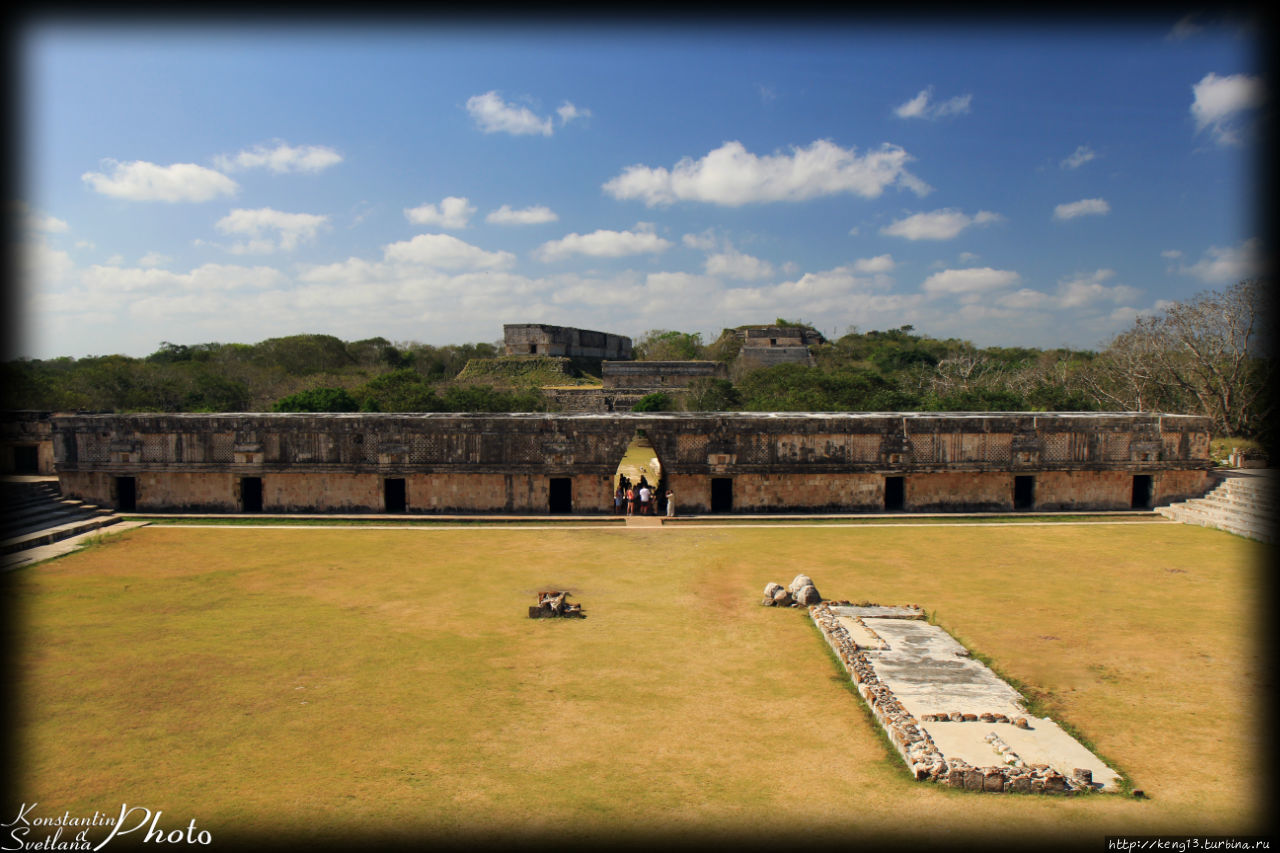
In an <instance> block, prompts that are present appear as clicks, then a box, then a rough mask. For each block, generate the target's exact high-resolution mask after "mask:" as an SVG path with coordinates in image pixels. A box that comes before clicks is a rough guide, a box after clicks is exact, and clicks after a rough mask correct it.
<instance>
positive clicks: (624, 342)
mask: <svg viewBox="0 0 1280 853" xmlns="http://www.w3.org/2000/svg"><path fill="white" fill-rule="evenodd" d="M502 338H503V345H504V347H505V349H506V354H507V355H555V356H565V357H567V358H612V359H629V358H631V338H628V337H625V336H623V335H611V334H608V333H607V332H592V331H589V330H587V329H574V328H570V327H568V326H547V325H544V324H542V323H514V324H512V323H508V324H506V325H504V326H503V327H502Z"/></svg>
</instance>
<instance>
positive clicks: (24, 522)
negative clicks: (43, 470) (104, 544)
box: [0, 477, 120, 554]
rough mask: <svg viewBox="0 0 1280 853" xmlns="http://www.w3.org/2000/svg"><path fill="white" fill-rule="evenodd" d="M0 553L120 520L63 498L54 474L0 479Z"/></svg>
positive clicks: (77, 533)
mask: <svg viewBox="0 0 1280 853" xmlns="http://www.w3.org/2000/svg"><path fill="white" fill-rule="evenodd" d="M0 496H2V497H3V507H4V513H3V515H2V516H0V554H13V553H16V552H18V551H25V550H27V549H29V548H36V547H39V546H41V545H48V544H49V543H51V542H57V541H59V540H62V539H68V538H70V537H72V536H79V535H80V534H81V533H88V532H91V531H93V530H97V529H98V528H101V527H106V526H108V525H112V524H115V523H117V522H118V521H120V517H119V516H117V515H115V514H114V513H113V512H112V511H111V510H110V509H104V508H102V507H97V506H93V505H92V504H86V503H85V502H84V501H78V500H69V499H68V500H64V499H63V498H62V493H61V490H60V489H59V488H58V481H57V478H54V477H11V478H6V479H5V480H3V481H0Z"/></svg>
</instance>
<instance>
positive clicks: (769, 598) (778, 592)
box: [760, 574, 822, 607]
mask: <svg viewBox="0 0 1280 853" xmlns="http://www.w3.org/2000/svg"><path fill="white" fill-rule="evenodd" d="M820 601H822V595H821V594H819V592H818V588H817V587H815V586H814V585H813V580H812V579H810V577H809V576H808V575H804V574H799V575H796V577H795V580H793V581H791V585H790V586H786V587H784V586H783V585H782V584H779V583H773V582H770V583H768V584H767V585H765V588H764V598H763V599H762V600H761V602H760V605H761V606H762V607H810V606H812V605H814V604H817V603H819V602H820Z"/></svg>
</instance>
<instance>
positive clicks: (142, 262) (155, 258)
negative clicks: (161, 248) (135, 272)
mask: <svg viewBox="0 0 1280 853" xmlns="http://www.w3.org/2000/svg"><path fill="white" fill-rule="evenodd" d="M172 260H173V258H171V257H169V256H168V255H162V254H160V253H159V252H147V253H146V254H145V255H143V256H142V257H141V258H139V259H138V266H140V267H162V266H164V265H165V264H167V263H169V262H171V261H172Z"/></svg>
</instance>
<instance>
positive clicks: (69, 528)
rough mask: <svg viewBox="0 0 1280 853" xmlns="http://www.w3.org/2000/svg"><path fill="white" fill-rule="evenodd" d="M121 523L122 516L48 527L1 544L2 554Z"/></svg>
mask: <svg viewBox="0 0 1280 853" xmlns="http://www.w3.org/2000/svg"><path fill="white" fill-rule="evenodd" d="M119 521H120V516H118V515H104V516H96V517H94V518H87V519H80V520H78V521H72V522H68V523H66V524H59V525H56V526H53V527H47V528H45V529H43V530H38V531H36V532H34V533H26V534H23V535H20V536H14V537H12V538H8V539H5V540H4V541H3V542H0V554H13V553H16V552H18V551H25V550H27V549H28V548H36V547H39V546H41V545H48V544H50V543H51V542H58V541H60V540H62V539H69V538H71V537H72V536H79V535H80V534H81V533H90V532H92V531H94V530H100V529H102V528H103V527H110V526H111V525H113V524H117V523H119Z"/></svg>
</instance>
